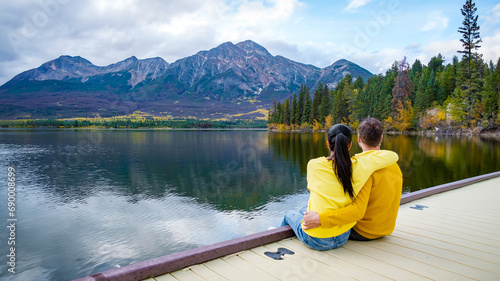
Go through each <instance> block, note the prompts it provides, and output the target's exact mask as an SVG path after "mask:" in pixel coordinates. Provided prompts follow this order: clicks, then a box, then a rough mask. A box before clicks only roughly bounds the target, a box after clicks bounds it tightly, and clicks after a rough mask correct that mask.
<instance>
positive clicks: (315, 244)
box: [281, 207, 351, 251]
mask: <svg viewBox="0 0 500 281" xmlns="http://www.w3.org/2000/svg"><path fill="white" fill-rule="evenodd" d="M306 210H307V208H306V207H304V208H302V209H300V210H299V211H288V212H286V214H285V217H284V218H283V222H282V223H281V226H285V225H290V227H291V228H292V229H293V232H295V235H297V238H299V240H300V241H302V243H304V244H305V245H306V246H307V247H309V248H311V249H313V250H319V251H326V250H330V249H336V248H340V247H342V246H344V244H345V243H346V242H347V239H349V234H350V233H351V230H350V229H349V230H348V231H346V232H344V233H342V234H340V235H338V236H335V237H329V238H316V237H312V236H309V235H307V233H305V232H304V230H303V229H302V224H301V223H302V221H303V220H304V212H305V211H306Z"/></svg>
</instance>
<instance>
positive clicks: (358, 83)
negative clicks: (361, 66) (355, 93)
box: [353, 76, 365, 90]
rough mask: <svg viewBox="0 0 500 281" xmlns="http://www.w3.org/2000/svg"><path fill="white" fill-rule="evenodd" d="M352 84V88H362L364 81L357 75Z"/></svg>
mask: <svg viewBox="0 0 500 281" xmlns="http://www.w3.org/2000/svg"><path fill="white" fill-rule="evenodd" d="M353 86H354V89H358V90H363V88H364V87H365V82H364V81H363V78H361V76H358V78H357V79H356V81H354V84H353Z"/></svg>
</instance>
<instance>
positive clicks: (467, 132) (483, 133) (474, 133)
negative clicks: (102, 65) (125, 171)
mask: <svg viewBox="0 0 500 281" xmlns="http://www.w3.org/2000/svg"><path fill="white" fill-rule="evenodd" d="M43 130H61V131H267V132H270V133H324V132H326V131H327V130H326V129H321V130H312V129H307V130H276V129H268V128H245V127H239V128H106V127H75V128H56V127H8V128H0V132H2V131H43ZM353 132H354V133H356V131H355V130H353ZM384 134H385V135H408V136H427V137H431V136H467V137H480V138H483V139H491V140H497V141H500V127H498V128H490V129H480V128H474V129H459V130H438V131H430V130H427V131H407V132H400V131H386V132H384Z"/></svg>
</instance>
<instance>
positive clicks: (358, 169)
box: [304, 150, 399, 238]
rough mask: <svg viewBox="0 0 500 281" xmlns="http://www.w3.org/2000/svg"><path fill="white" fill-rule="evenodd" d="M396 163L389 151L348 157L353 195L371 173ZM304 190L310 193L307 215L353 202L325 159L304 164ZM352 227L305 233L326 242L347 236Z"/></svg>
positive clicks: (394, 156) (320, 228)
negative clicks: (305, 187) (336, 237)
mask: <svg viewBox="0 0 500 281" xmlns="http://www.w3.org/2000/svg"><path fill="white" fill-rule="evenodd" d="M398 159H399V157H398V155H397V154H396V153H395V152H392V151H388V150H370V151H365V152H362V153H358V154H356V155H354V156H353V157H351V161H352V171H353V173H352V186H353V189H354V193H355V194H358V192H359V191H360V190H361V188H362V187H363V185H364V184H365V182H366V181H367V180H368V178H370V176H371V174H372V173H373V172H375V171H377V170H379V169H382V168H385V167H387V166H390V165H392V164H394V163H396V162H397V161H398ZM307 188H308V189H309V191H310V192H311V194H310V195H309V203H308V205H307V210H308V211H314V212H317V213H324V212H327V211H329V210H334V209H339V208H342V207H345V206H347V205H349V204H350V203H351V202H352V200H353V199H352V198H350V197H349V195H348V194H346V193H344V189H343V188H342V184H341V183H340V182H339V180H338V178H337V176H336V175H335V173H334V171H333V168H332V161H329V160H327V159H326V157H319V158H316V159H312V160H310V161H309V163H308V164H307ZM355 224H356V222H352V223H349V224H345V225H335V226H331V227H323V226H319V227H316V228H312V229H307V230H304V231H305V232H306V233H307V234H308V235H309V236H312V237H317V238H328V237H335V236H338V235H340V234H342V233H344V232H346V231H347V230H349V229H351V228H352V227H353V226H354V225H355Z"/></svg>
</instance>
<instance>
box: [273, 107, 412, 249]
mask: <svg viewBox="0 0 500 281" xmlns="http://www.w3.org/2000/svg"><path fill="white" fill-rule="evenodd" d="M382 131H383V127H382V123H381V122H380V121H379V120H377V119H375V118H370V117H368V118H366V119H365V120H363V122H362V123H361V124H360V125H359V128H358V133H359V135H358V143H359V145H360V147H361V148H362V149H363V152H362V153H359V154H356V155H354V156H353V157H350V155H349V150H350V149H351V145H352V132H351V129H350V128H349V127H347V126H345V125H342V124H337V125H334V126H332V127H331V128H330V129H329V130H328V147H329V149H330V155H329V156H328V157H320V158H316V159H312V160H310V161H309V163H308V165H307V188H308V189H309V191H310V196H309V202H308V205H307V207H304V208H302V209H301V210H299V211H288V212H287V213H286V214H285V217H284V219H283V222H282V226H285V225H290V227H291V228H292V229H293V231H294V232H295V235H297V238H298V239H299V240H301V241H302V242H303V243H304V244H305V245H307V246H308V247H310V248H312V249H315V250H329V249H335V248H339V247H342V246H343V245H344V244H345V243H346V242H347V240H348V239H351V240H361V241H368V240H373V239H377V238H380V237H382V236H385V235H389V234H391V233H392V231H393V230H394V227H395V225H396V217H397V214H398V209H399V202H400V198H401V192H402V183H403V177H402V174H401V170H400V169H399V166H398V165H397V163H396V162H397V161H398V155H397V154H396V153H395V152H392V151H388V150H380V145H381V143H382V140H383V136H382Z"/></svg>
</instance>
